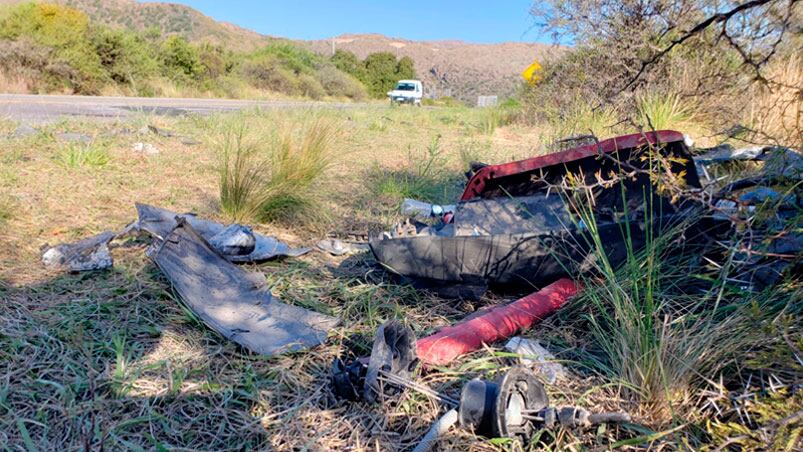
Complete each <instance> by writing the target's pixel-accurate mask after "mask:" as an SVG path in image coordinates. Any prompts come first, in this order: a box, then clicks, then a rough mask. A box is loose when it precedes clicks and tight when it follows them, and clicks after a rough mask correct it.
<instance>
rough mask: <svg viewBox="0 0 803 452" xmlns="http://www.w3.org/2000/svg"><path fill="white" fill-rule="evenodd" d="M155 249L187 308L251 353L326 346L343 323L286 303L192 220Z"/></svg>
mask: <svg viewBox="0 0 803 452" xmlns="http://www.w3.org/2000/svg"><path fill="white" fill-rule="evenodd" d="M175 221H176V223H177V224H176V226H175V228H173V230H172V231H170V232H168V233H166V234H165V235H164V237H163V239H162V240H161V241H158V242H157V243H156V244H155V246H154V247H152V248H151V249H150V250H149V253H148V254H149V256H150V257H151V258H152V259H153V261H154V262H155V263H156V265H157V266H159V268H160V269H161V270H162V272H163V273H164V274H165V276H166V277H167V279H168V280H169V281H170V283H171V285H172V286H173V287H174V288H175V290H176V292H177V293H178V294H179V295H180V296H181V299H182V300H183V301H184V303H185V304H186V305H187V307H188V308H189V309H190V310H191V311H192V312H194V313H195V314H196V315H197V316H198V317H199V318H200V319H201V320H202V321H203V322H204V323H206V324H207V325H208V326H209V327H210V328H211V329H213V330H215V331H217V332H218V333H220V334H221V335H223V336H224V337H226V338H227V339H230V340H232V341H234V342H236V343H238V344H240V345H242V346H243V347H245V348H246V349H248V350H250V351H252V352H254V353H258V354H261V355H268V356H269V355H273V354H276V353H280V352H283V351H288V350H298V349H302V348H306V347H310V346H314V345H318V344H321V343H322V342H323V341H325V340H326V336H327V334H328V332H329V330H331V329H332V328H334V327H335V326H336V325H337V323H338V321H337V319H335V318H333V317H329V316H327V315H323V314H319V313H316V312H313V311H309V310H306V309H303V308H300V307H298V306H291V305H287V304H284V303H282V302H280V301H279V300H277V299H276V298H274V297H273V296H272V295H271V293H270V291H269V290H268V288H267V287H265V278H264V276H262V275H259V274H256V273H247V272H245V271H244V270H242V269H241V268H239V267H237V266H235V265H234V264H232V263H230V262H229V261H227V260H226V259H223V257H221V256H220V255H219V254H218V253H217V252H215V251H214V250H213V249H212V247H211V246H210V245H209V243H208V242H207V241H206V239H204V238H203V237H202V236H201V235H200V233H198V232H196V231H195V229H194V228H193V226H192V225H191V223H190V220H189V219H185V218H183V217H179V218H177V219H176V220H175Z"/></svg>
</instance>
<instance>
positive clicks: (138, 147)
mask: <svg viewBox="0 0 803 452" xmlns="http://www.w3.org/2000/svg"><path fill="white" fill-rule="evenodd" d="M131 149H132V150H133V151H134V152H142V153H144V154H148V155H156V154H159V152H160V151H159V149H158V148H157V147H156V146H154V145H152V144H150V143H142V142H138V143H134V145H133V146H131Z"/></svg>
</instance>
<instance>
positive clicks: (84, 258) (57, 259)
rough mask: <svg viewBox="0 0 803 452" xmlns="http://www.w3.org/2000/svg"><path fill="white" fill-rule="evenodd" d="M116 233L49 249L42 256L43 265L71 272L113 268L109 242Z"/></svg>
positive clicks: (108, 233)
mask: <svg viewBox="0 0 803 452" xmlns="http://www.w3.org/2000/svg"><path fill="white" fill-rule="evenodd" d="M114 237H115V233H114V232H112V231H104V232H101V233H100V234H97V235H94V236H92V237H88V238H85V239H83V240H80V241H78V242H75V243H68V244H61V245H57V246H54V247H52V248H48V249H47V250H46V251H45V252H44V254H42V263H44V264H45V265H46V266H48V267H52V268H65V269H67V270H69V271H71V272H83V271H92V270H103V269H106V268H111V267H112V265H113V263H114V262H113V259H112V255H111V252H110V251H109V242H111V241H112V239H114Z"/></svg>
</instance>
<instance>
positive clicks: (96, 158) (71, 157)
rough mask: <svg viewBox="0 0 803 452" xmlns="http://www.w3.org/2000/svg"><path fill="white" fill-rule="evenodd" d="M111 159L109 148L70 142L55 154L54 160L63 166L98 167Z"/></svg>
mask: <svg viewBox="0 0 803 452" xmlns="http://www.w3.org/2000/svg"><path fill="white" fill-rule="evenodd" d="M110 161H111V156H110V155H109V148H108V147H107V146H104V145H98V144H91V143H90V144H75V143H73V144H70V145H68V146H67V147H65V148H63V149H62V150H61V151H59V152H58V154H56V162H57V163H58V164H59V165H61V166H63V167H65V168H83V167H93V168H100V167H103V166H106V165H107V164H108V163H109V162H110Z"/></svg>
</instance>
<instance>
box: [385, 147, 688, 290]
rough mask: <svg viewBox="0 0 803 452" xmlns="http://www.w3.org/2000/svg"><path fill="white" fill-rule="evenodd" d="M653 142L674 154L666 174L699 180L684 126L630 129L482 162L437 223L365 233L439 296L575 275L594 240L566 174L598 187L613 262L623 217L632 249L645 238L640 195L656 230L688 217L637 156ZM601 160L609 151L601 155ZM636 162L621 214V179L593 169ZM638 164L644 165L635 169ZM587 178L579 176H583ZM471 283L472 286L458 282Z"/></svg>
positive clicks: (393, 266) (598, 213) (397, 266)
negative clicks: (607, 180) (564, 187)
mask: <svg viewBox="0 0 803 452" xmlns="http://www.w3.org/2000/svg"><path fill="white" fill-rule="evenodd" d="M650 148H654V149H657V150H659V151H660V154H661V155H663V156H665V157H666V160H667V161H670V162H671V163H670V165H671V168H670V169H671V172H672V174H675V175H678V177H679V178H681V179H682V182H683V183H684V184H685V186H687V187H700V182H699V180H698V178H697V172H696V171H695V167H694V165H693V163H692V159H691V155H690V153H689V151H688V148H687V147H686V144H685V142H684V137H683V135H682V134H681V133H678V132H672V131H662V132H655V133H647V134H634V135H627V136H623V137H618V138H613V139H610V140H605V141H602V142H599V143H594V144H588V145H585V146H580V147H576V148H573V149H570V150H566V151H563V152H558V153H554V154H549V155H543V156H539V157H535V158H531V159H527V160H522V161H517V162H510V163H505V164H501V165H487V166H483V167H479V168H478V169H477V170H476V171H475V172H474V173H473V175H472V177H471V179H470V180H469V181H468V183H467V185H466V188H465V191H464V192H463V195H462V196H461V198H460V201H459V203H458V204H457V205H456V206H455V208H454V213H453V214H452V213H445V214H444V215H442V216H441V217H440V218H438V219H436V220H437V221H436V222H435V224H432V225H428V224H424V223H420V222H415V223H412V222H409V221H408V222H406V223H404V224H403V225H401V226H400V227H398V228H395V229H394V230H393V231H391V232H386V233H383V234H379V235H376V236H374V237H372V238H371V240H370V242H369V243H370V246H371V250H372V251H373V253H374V255H375V256H376V258H377V260H378V261H379V262H380V263H381V264H382V265H383V266H384V267H385V268H387V269H389V270H390V271H391V272H393V273H396V274H398V275H401V276H403V277H405V278H408V279H409V280H411V281H412V282H413V285H414V286H415V287H419V288H427V289H430V290H433V291H435V292H437V293H439V294H441V295H446V296H449V294H450V293H452V294H453V293H459V294H460V295H461V296H462V295H466V296H469V295H473V294H481V293H482V292H483V291H484V288H485V287H487V286H488V285H491V284H504V285H507V286H512V285H517V284H520V285H525V284H526V285H531V284H536V285H546V284H549V283H552V282H553V281H556V280H557V279H560V278H564V277H572V276H573V275H574V274H576V273H577V271H579V268H580V266H581V264H582V263H583V262H584V261H585V260H587V258H588V256H589V254H590V253H592V247H591V246H590V244H589V241H588V240H583V239H582V237H583V235H584V234H585V233H586V230H585V229H584V228H583V226H582V224H581V223H579V222H578V221H577V219H576V215H575V214H574V213H573V212H571V211H570V209H568V208H567V207H566V205H565V200H564V196H563V195H562V194H561V193H558V191H559V190H560V189H559V188H555V187H556V186H559V185H560V184H561V183H562V182H563V181H564V180H565V178H567V177H569V176H570V175H571V176H572V177H574V178H575V179H578V180H579V181H580V183H582V184H585V185H588V186H594V187H596V188H595V191H596V192H598V193H597V194H596V201H597V202H596V205H595V206H594V215H595V218H596V220H597V226H598V231H599V234H600V235H601V236H602V242H603V243H604V244H606V245H607V248H606V252H608V254H609V259H610V261H611V264H612V265H617V264H618V263H619V262H621V261H622V260H623V259H624V257H625V253H621V252H619V251H620V250H623V249H624V245H623V243H624V240H625V234H624V233H623V232H622V230H623V223H625V222H627V223H629V224H630V225H632V227H630V228H629V230H630V231H631V232H632V235H631V236H630V237H628V239H630V240H631V241H632V243H633V245H634V247H635V248H639V247H641V246H643V244H644V243H645V241H646V240H647V238H646V237H647V235H648V234H647V231H646V228H645V227H644V225H645V223H644V218H645V216H646V215H645V214H646V212H644V210H645V209H646V207H645V206H646V204H647V203H646V202H645V199H646V196H650V197H651V198H652V199H655V200H656V201H655V202H652V203H650V206H651V208H652V212H651V215H652V217H653V221H652V222H651V224H653V225H654V227H657V225H661V224H664V225H665V224H669V223H671V222H672V221H677V220H678V219H680V218H683V217H684V216H686V215H687V213H688V210H689V209H690V208H691V207H692V203H691V202H685V201H681V202H679V203H673V202H672V200H671V199H670V198H669V197H666V196H661V194H660V193H658V192H657V190H656V187H655V185H654V184H652V183H651V181H650V178H649V176H648V174H646V172H647V171H646V167H645V165H648V164H649V162H648V161H646V160H645V159H642V158H641V157H642V156H643V153H644V152H646V151H647V150H648V149H650ZM606 157H607V158H606ZM623 165H624V166H626V167H627V168H632V170H633V171H634V172H635V174H634V176H633V177H629V178H623V179H622V182H623V183H622V185H623V186H624V190H625V196H626V201H627V205H628V206H630V207H632V209H629V211H628V212H627V215H623V214H622V213H620V212H616V206H621V205H622V204H623V201H624V200H623V199H622V195H623V188H622V187H620V184H611V185H610V186H605V185H600V184H599V180H598V179H597V175H598V174H601V175H608V174H610V173H611V172H613V173H617V172H618V170H620V169H621V168H622V166H623ZM638 170H642V172H637V171H638ZM583 178H584V179H583ZM455 286H458V287H461V286H468V287H469V290H462V289H455Z"/></svg>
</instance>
